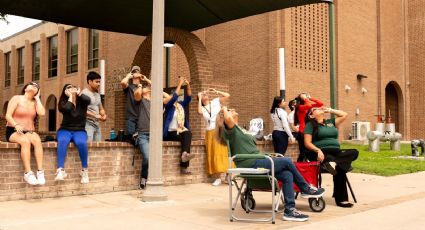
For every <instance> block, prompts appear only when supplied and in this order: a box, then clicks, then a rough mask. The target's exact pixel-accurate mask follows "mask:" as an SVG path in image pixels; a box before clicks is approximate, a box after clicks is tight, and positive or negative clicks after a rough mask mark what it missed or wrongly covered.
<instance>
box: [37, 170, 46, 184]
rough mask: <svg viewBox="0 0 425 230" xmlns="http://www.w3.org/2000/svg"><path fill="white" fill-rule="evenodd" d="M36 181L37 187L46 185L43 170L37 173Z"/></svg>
mask: <svg viewBox="0 0 425 230" xmlns="http://www.w3.org/2000/svg"><path fill="white" fill-rule="evenodd" d="M37 180H38V184H39V185H44V184H45V183H46V179H45V178H44V170H38V171H37Z"/></svg>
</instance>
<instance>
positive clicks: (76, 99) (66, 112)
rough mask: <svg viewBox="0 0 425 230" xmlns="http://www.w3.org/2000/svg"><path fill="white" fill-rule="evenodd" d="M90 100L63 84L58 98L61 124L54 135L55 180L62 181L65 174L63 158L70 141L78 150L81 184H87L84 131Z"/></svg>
mask: <svg viewBox="0 0 425 230" xmlns="http://www.w3.org/2000/svg"><path fill="white" fill-rule="evenodd" d="M89 104H90V98H89V97H88V96H86V95H84V94H81V92H80V88H77V87H76V86H73V85H71V84H65V86H64V87H63V90H62V94H61V96H60V98H59V104H58V107H59V112H61V113H62V115H63V119H62V124H61V127H60V128H59V130H58V131H57V134H56V139H57V140H58V148H57V151H58V169H57V171H56V177H55V180H59V181H60V180H64V179H65V178H66V177H67V174H66V172H65V170H64V168H65V158H66V152H67V149H68V144H69V143H70V142H71V141H72V142H74V144H75V146H76V147H77V149H78V153H79V155H80V160H81V165H82V170H81V172H80V176H81V183H82V184H87V183H89V174H88V146H87V133H86V130H85V125H86V118H87V107H88V106H89Z"/></svg>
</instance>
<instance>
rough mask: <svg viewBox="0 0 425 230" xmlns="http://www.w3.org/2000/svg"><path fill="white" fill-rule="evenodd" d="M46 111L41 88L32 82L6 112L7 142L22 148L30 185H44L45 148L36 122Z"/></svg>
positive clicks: (14, 98)
mask: <svg viewBox="0 0 425 230" xmlns="http://www.w3.org/2000/svg"><path fill="white" fill-rule="evenodd" d="M45 113H46V110H45V109H44V106H43V104H42V103H41V100H40V86H39V85H38V84H37V83H36V82H30V83H28V84H26V85H25V86H24V88H23V89H22V93H21V95H15V96H13V97H12V99H10V101H9V104H8V105H7V111H6V121H7V124H6V140H7V141H9V142H12V143H18V144H19V145H20V146H21V159H22V163H23V164H24V170H25V173H24V180H25V181H26V182H27V183H28V184H30V185H37V184H39V185H44V184H45V183H46V180H45V178H44V170H43V147H42V145H41V139H40V136H39V135H38V134H37V133H36V132H35V126H34V121H35V119H36V117H37V116H44V115H45ZM31 145H32V146H34V155H35V160H36V163H37V169H38V170H37V173H36V175H37V177H36V176H35V175H34V172H33V171H32V170H31Z"/></svg>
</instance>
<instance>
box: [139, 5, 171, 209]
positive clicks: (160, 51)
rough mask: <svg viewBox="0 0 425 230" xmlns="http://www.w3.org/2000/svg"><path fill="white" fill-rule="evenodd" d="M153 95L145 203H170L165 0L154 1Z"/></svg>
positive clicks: (143, 197)
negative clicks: (165, 170) (165, 166)
mask: <svg viewBox="0 0 425 230" xmlns="http://www.w3.org/2000/svg"><path fill="white" fill-rule="evenodd" d="M152 15H153V19H152V95H151V108H150V112H151V115H150V117H151V119H150V141H149V176H148V181H147V185H146V191H145V192H144V193H143V195H142V200H143V201H163V200H167V194H166V193H165V190H164V182H163V181H162V87H163V83H164V0H154V1H153V14H152Z"/></svg>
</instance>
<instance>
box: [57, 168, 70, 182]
mask: <svg viewBox="0 0 425 230" xmlns="http://www.w3.org/2000/svg"><path fill="white" fill-rule="evenodd" d="M67 176H68V174H66V172H65V170H63V168H58V170H56V177H55V180H64V179H65V178H66V177H67Z"/></svg>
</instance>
